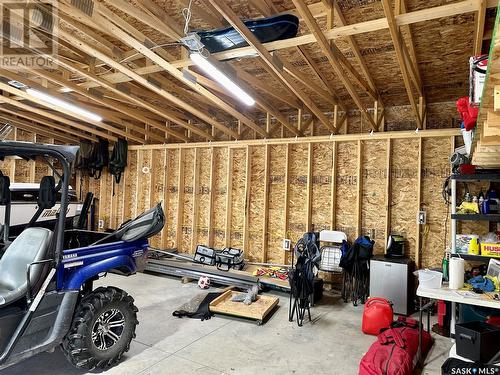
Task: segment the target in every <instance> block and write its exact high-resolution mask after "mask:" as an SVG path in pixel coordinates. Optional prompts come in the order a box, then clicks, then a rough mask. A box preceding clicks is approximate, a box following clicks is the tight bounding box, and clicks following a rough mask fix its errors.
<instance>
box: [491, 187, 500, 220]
mask: <svg viewBox="0 0 500 375" xmlns="http://www.w3.org/2000/svg"><path fill="white" fill-rule="evenodd" d="M488 200H489V202H490V213H492V214H497V213H498V205H499V203H500V202H499V199H498V196H497V192H496V191H495V189H493V188H491V189H490V191H489V192H488Z"/></svg>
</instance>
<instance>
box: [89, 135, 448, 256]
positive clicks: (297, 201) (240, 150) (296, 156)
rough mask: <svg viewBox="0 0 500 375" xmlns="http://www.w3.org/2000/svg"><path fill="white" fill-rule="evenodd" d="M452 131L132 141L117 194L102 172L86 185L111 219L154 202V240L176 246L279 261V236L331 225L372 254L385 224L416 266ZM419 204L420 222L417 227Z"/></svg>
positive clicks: (431, 246) (428, 238) (431, 231)
mask: <svg viewBox="0 0 500 375" xmlns="http://www.w3.org/2000/svg"><path fill="white" fill-rule="evenodd" d="M412 133H413V132H412ZM455 133H456V132H454V131H452V130H446V131H432V130H431V131H421V132H419V133H418V134H415V133H413V134H410V133H409V132H408V134H407V135H406V136H407V137H406V138H405V137H403V136H402V135H394V136H393V134H396V133H383V134H380V133H379V134H378V135H374V136H373V137H371V136H369V135H358V136H352V135H351V136H350V135H346V136H336V137H332V138H331V139H329V138H328V137H317V138H309V139H307V140H301V139H298V140H294V139H290V140H276V141H271V140H260V141H250V142H240V141H238V142H221V143H214V142H212V143H206V144H195V145H155V146H140V147H139V146H135V147H131V149H130V156H129V160H130V161H129V166H128V168H127V170H126V173H125V176H124V180H125V181H124V182H122V183H120V184H118V185H116V184H115V194H117V198H116V199H115V200H116V202H117V203H113V202H114V201H115V200H114V199H113V196H112V193H111V191H112V184H111V179H109V178H107V177H106V176H104V177H103V178H102V179H101V181H100V183H95V182H93V181H92V180H90V181H89V184H88V185H89V188H90V189H91V190H92V189H95V188H97V189H100V191H99V194H101V195H100V196H101V201H100V207H99V217H100V219H101V220H104V221H105V222H106V223H107V222H108V218H116V219H114V220H110V221H109V222H110V223H111V224H112V225H114V226H116V225H117V224H118V222H120V221H123V220H126V219H129V218H131V217H133V216H135V215H137V214H139V213H140V212H142V211H143V210H144V209H146V208H147V207H148V206H152V205H153V204H155V203H156V202H159V201H163V204H164V207H165V211H166V217H167V222H166V225H165V228H164V230H163V232H162V233H161V234H160V235H159V236H158V238H155V239H154V240H153V241H154V242H153V243H155V244H157V245H161V246H162V247H164V248H178V249H179V251H181V252H184V253H192V252H193V251H194V248H195V246H196V245H197V244H207V245H208V244H210V245H213V246H215V247H218V248H221V247H224V246H232V247H236V248H243V249H244V250H245V253H246V258H247V259H250V260H252V261H266V262H272V263H283V262H288V261H289V259H288V257H287V256H286V254H284V252H283V250H282V249H281V247H282V239H283V238H290V239H291V240H292V243H293V242H295V241H296V240H297V239H298V238H299V237H300V236H302V234H303V233H304V232H306V231H307V230H316V231H317V230H321V229H329V228H335V229H338V230H342V231H344V232H346V233H347V235H348V237H349V239H350V240H354V239H355V237H356V235H357V234H358V233H360V234H363V235H368V236H370V237H371V238H373V239H375V241H376V247H375V249H376V252H377V253H381V252H383V250H384V248H385V243H386V237H387V235H388V234H389V233H398V234H402V235H403V236H405V237H406V238H407V239H408V245H409V246H408V247H409V248H408V252H409V254H411V256H412V257H414V258H415V257H416V254H417V252H416V246H418V244H419V243H420V247H421V252H420V254H421V256H420V261H421V265H422V266H436V265H438V264H439V263H440V261H441V258H442V251H444V249H445V242H444V223H445V218H446V206H445V204H444V202H443V200H442V198H441V186H442V183H443V180H444V178H445V177H446V176H447V175H448V174H449V173H450V168H449V164H448V152H449V150H450V148H451V145H452V142H453V140H454V137H455ZM145 166H146V167H149V168H150V173H149V175H148V174H145V173H144V168H143V167H145ZM419 170H420V171H421V174H420V175H419ZM124 187H125V188H124ZM104 197H105V198H104ZM103 198H104V199H103ZM332 207H334V208H335V209H333V210H332ZM420 207H421V208H422V209H424V210H425V211H426V212H427V220H428V222H427V225H426V227H424V226H422V227H421V228H418V225H417V223H416V218H417V212H418V210H419V208H420ZM111 209H112V210H113V211H115V212H109V210H111ZM179 212H180V213H181V217H180V218H179V214H178V213H179Z"/></svg>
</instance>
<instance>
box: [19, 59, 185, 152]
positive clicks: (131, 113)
mask: <svg viewBox="0 0 500 375" xmlns="http://www.w3.org/2000/svg"><path fill="white" fill-rule="evenodd" d="M29 71H31V72H32V73H34V74H38V75H40V76H42V77H43V78H45V79H47V80H49V81H51V82H53V83H56V84H58V85H60V86H62V87H66V88H68V89H70V90H72V91H73V92H75V93H77V94H79V95H81V96H83V97H85V98H88V99H90V100H91V101H93V102H95V103H98V104H101V105H103V106H105V107H107V108H109V109H111V110H112V111H113V112H115V113H116V112H119V113H122V114H124V115H126V116H127V117H128V118H133V119H135V120H136V121H139V122H141V123H144V124H146V125H148V126H150V127H152V128H156V129H158V130H161V131H162V132H166V133H167V134H170V135H172V136H174V137H176V138H178V139H180V140H182V141H186V142H187V141H188V140H189V139H188V138H187V137H186V136H185V135H184V134H182V133H179V132H177V131H175V130H172V129H168V128H167V127H166V126H165V125H164V124H162V123H161V122H159V121H155V120H152V119H149V118H147V117H146V116H144V115H143V114H141V113H140V112H139V111H136V110H134V109H132V108H130V107H127V106H124V105H122V104H119V103H116V102H115V101H113V100H110V99H106V98H105V97H104V95H102V94H101V95H99V93H97V92H95V91H87V90H83V89H82V88H80V86H78V85H75V84H74V83H72V82H71V81H69V80H65V79H64V78H63V77H62V76H59V75H57V74H55V73H51V72H49V71H47V70H44V69H37V70H36V71H34V70H29ZM129 127H130V129H131V130H135V131H138V132H140V133H141V134H144V135H147V136H148V137H150V138H151V139H154V140H156V141H159V142H162V143H163V142H164V141H165V138H164V137H163V136H159V135H156V134H153V133H151V132H148V131H146V129H144V128H140V127H137V126H130V125H129Z"/></svg>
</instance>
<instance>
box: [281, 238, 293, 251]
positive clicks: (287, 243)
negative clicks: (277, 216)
mask: <svg viewBox="0 0 500 375" xmlns="http://www.w3.org/2000/svg"><path fill="white" fill-rule="evenodd" d="M291 244H292V241H290V240H289V239H286V238H284V239H283V250H285V251H290V246H291Z"/></svg>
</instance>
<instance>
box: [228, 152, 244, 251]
mask: <svg viewBox="0 0 500 375" xmlns="http://www.w3.org/2000/svg"><path fill="white" fill-rule="evenodd" d="M245 170H246V149H235V150H233V169H232V182H231V189H232V191H231V197H232V200H231V227H230V245H231V246H232V247H236V248H243V227H244V218H245V200H246V198H245V181H246V177H245Z"/></svg>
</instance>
